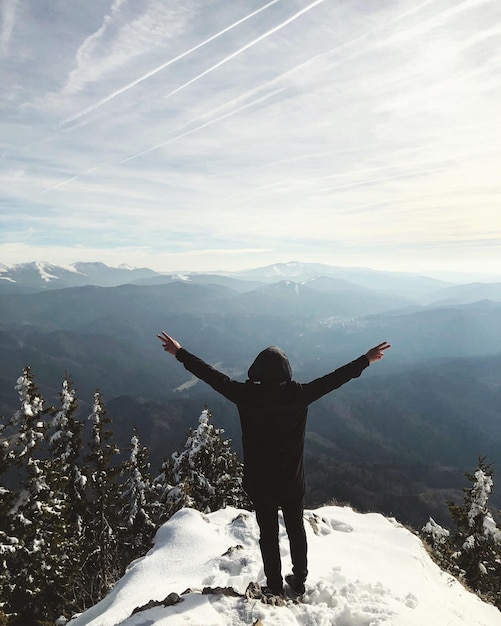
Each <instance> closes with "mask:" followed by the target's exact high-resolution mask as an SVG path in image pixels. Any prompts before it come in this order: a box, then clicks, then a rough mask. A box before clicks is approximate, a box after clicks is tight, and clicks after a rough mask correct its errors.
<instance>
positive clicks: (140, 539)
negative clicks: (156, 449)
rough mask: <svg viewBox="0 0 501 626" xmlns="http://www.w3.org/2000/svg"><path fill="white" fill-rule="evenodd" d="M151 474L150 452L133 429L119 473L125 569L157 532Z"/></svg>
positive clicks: (148, 545) (142, 552) (147, 547)
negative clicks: (127, 454)
mask: <svg viewBox="0 0 501 626" xmlns="http://www.w3.org/2000/svg"><path fill="white" fill-rule="evenodd" d="M149 470H150V463H149V461H148V448H147V447H146V446H142V445H141V442H140V441H139V436H138V434H137V431H136V430H135V429H134V435H133V436H132V439H131V443H130V447H129V457H128V458H127V459H125V461H124V462H123V463H122V467H121V471H120V476H121V478H122V484H121V492H122V502H123V505H122V507H121V509H120V511H119V516H120V521H119V523H120V529H121V533H120V544H121V549H122V555H123V559H124V560H123V564H124V566H127V565H128V564H129V563H130V562H131V561H132V560H134V559H136V558H137V557H138V556H141V555H143V554H145V553H146V552H147V550H149V548H150V547H151V543H152V539H153V535H154V533H155V530H156V525H155V522H154V520H153V507H154V502H153V497H154V495H155V494H154V492H153V489H152V481H151V476H150V472H149Z"/></svg>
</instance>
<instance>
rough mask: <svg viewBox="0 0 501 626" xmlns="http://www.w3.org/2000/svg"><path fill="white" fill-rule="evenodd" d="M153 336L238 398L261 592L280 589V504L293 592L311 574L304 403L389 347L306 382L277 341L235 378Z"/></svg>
mask: <svg viewBox="0 0 501 626" xmlns="http://www.w3.org/2000/svg"><path fill="white" fill-rule="evenodd" d="M157 337H158V338H159V339H160V341H161V342H162V345H163V349H164V350H165V351H166V352H168V353H169V354H172V355H173V356H175V357H176V359H177V360H178V361H180V362H181V363H182V364H183V365H184V367H185V368H186V369H187V370H188V371H189V372H191V373H192V374H194V375H195V376H196V377H197V378H199V379H200V380H203V381H205V382H206V383H207V384H208V385H210V386H211V387H212V388H213V389H214V390H215V391H217V392H218V393H220V394H222V395H223V396H224V397H225V398H227V399H228V400H230V401H231V402H233V403H235V404H236V406H237V409H238V413H239V415H240V424H241V428H242V446H243V455H244V477H243V488H244V489H245V491H246V493H247V495H248V496H249V498H250V500H251V502H252V504H253V506H254V509H255V511H256V519H257V523H258V525H259V532H260V537H259V545H260V548H261V555H262V558H263V565H264V573H265V576H266V582H267V587H266V588H264V589H263V591H264V593H265V594H266V595H271V596H281V595H283V578H282V564H281V559H280V548H279V526H278V510H279V508H281V509H282V513H283V517H284V523H285V528H286V531H287V536H288V538H289V544H290V552H291V560H292V574H289V575H287V576H286V577H285V580H286V582H287V584H288V585H289V586H290V587H291V589H292V590H293V591H294V592H295V593H296V594H298V595H301V594H303V593H304V591H305V581H306V578H307V575H308V561H307V542H306V531H305V528H304V521H303V509H304V504H303V502H304V494H305V486H306V485H305V475H304V438H305V431H306V418H307V413H308V406H309V405H310V404H311V403H312V402H315V400H318V399H319V398H321V397H322V396H324V395H325V394H327V393H329V392H330V391H333V390H334V389H338V388H339V387H341V385H344V384H345V383H347V382H348V381H349V380H351V379H352V378H358V377H359V376H360V374H361V373H362V372H363V370H364V369H365V368H366V367H368V366H369V365H370V364H371V363H374V362H376V361H379V360H380V359H382V358H383V355H384V351H385V350H387V349H388V348H390V347H391V346H390V344H389V343H388V342H386V341H385V342H383V343H380V344H378V345H377V346H375V347H374V348H371V349H370V350H368V351H367V352H366V353H365V354H363V355H362V356H360V357H359V358H358V359H355V360H354V361H352V362H351V363H348V364H346V365H344V366H343V367H340V368H339V369H337V370H335V371H333V372H331V373H330V374H327V375H325V376H322V377H321V378H316V379H315V380H312V381H311V382H309V383H299V382H296V381H294V380H292V370H291V366H290V363H289V360H288V358H287V356H286V355H285V354H284V352H283V351H282V350H281V349H280V348H277V347H276V346H270V347H268V348H266V349H265V350H263V351H262V352H260V353H259V354H258V355H257V357H256V358H255V360H254V362H253V363H252V365H251V366H250V368H249V371H248V380H246V381H245V382H238V381H236V380H233V379H231V378H229V377H228V376H226V375H225V374H223V373H222V372H219V371H218V370H216V369H214V368H213V367H211V366H210V365H208V364H207V363H205V362H204V361H202V360H201V359H200V358H198V357H197V356H195V355H194V354H191V353H190V352H188V350H185V349H184V348H182V347H181V344H180V343H178V342H177V341H176V340H175V339H173V338H172V337H170V336H169V335H168V334H167V333H165V332H161V333H160V334H159V335H157Z"/></svg>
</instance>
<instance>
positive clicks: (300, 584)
mask: <svg viewBox="0 0 501 626" xmlns="http://www.w3.org/2000/svg"><path fill="white" fill-rule="evenodd" d="M285 582H286V583H287V584H288V585H289V587H290V588H291V589H292V591H293V592H294V593H296V594H297V595H298V596H302V595H303V593H304V592H305V586H304V581H301V580H299V579H298V578H296V576H295V575H294V574H287V576H286V577H285Z"/></svg>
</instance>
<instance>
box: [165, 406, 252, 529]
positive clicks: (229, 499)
mask: <svg viewBox="0 0 501 626" xmlns="http://www.w3.org/2000/svg"><path fill="white" fill-rule="evenodd" d="M210 418H211V415H210V413H209V411H208V409H207V408H205V409H204V410H203V411H202V414H201V415H200V418H199V424H198V428H196V429H195V430H192V429H190V431H189V432H188V435H187V437H186V441H185V444H184V450H183V452H181V453H177V452H175V453H174V454H173V455H172V457H171V458H170V459H169V460H167V461H166V462H165V463H164V465H163V466H162V470H163V472H162V474H161V475H160V476H159V477H158V478H157V479H156V485H157V488H158V489H159V490H160V491H161V492H162V493H161V494H160V498H161V500H162V501H163V502H164V503H165V507H166V517H167V518H169V517H171V516H172V515H173V514H174V513H175V512H176V511H178V510H179V509H181V508H182V507H192V508H195V509H197V510H199V511H205V512H209V511H216V510H218V509H221V508H224V507H225V506H235V507H238V508H241V507H246V508H248V506H249V505H248V500H247V497H246V495H245V493H244V491H243V489H242V476H243V469H242V464H241V463H240V461H239V459H238V456H237V455H236V453H234V452H232V451H231V441H230V440H229V439H227V440H225V439H223V438H222V434H223V433H224V430H223V429H221V428H219V429H218V428H215V427H214V425H213V424H212V423H211V422H210Z"/></svg>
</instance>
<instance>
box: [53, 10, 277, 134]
mask: <svg viewBox="0 0 501 626" xmlns="http://www.w3.org/2000/svg"><path fill="white" fill-rule="evenodd" d="M277 2H280V0H272V1H271V2H268V4H265V5H264V6H262V7H260V8H259V9H256V10H255V11H253V12H252V13H249V15H246V16H245V17H243V18H241V19H239V20H238V21H236V22H234V23H233V24H231V25H230V26H227V27H226V28H223V30H220V31H219V32H217V33H216V34H215V35H212V36H211V37H209V38H208V39H204V41H202V42H201V43H199V44H197V45H196V46H193V48H190V49H189V50H186V51H185V52H183V53H182V54H179V55H178V56H177V57H174V58H173V59H171V60H170V61H167V62H166V63H163V64H162V65H160V66H158V67H157V68H155V69H154V70H151V71H150V72H148V73H147V74H144V75H143V76H141V77H140V78H138V79H136V80H134V81H132V82H131V83H129V84H127V85H125V86H124V87H121V88H120V89H118V90H117V91H114V92H113V93H112V94H110V95H109V96H106V97H105V98H103V99H102V100H99V102H96V104H93V105H91V106H90V107H87V108H86V109H84V110H83V111H80V112H79V113H76V114H75V115H73V116H71V117H68V118H66V119H65V120H63V121H62V122H61V123H60V124H59V126H58V128H61V127H63V126H65V125H67V124H69V123H71V122H74V121H76V120H78V119H80V118H81V117H83V116H84V115H87V114H89V113H91V112H92V111H95V110H96V109H98V108H99V107H100V106H102V105H103V104H106V103H107V102H109V101H110V100H113V98H116V97H117V96H119V95H120V94H122V93H124V92H126V91H128V90H129V89H131V88H132V87H135V86H136V85H138V84H139V83H141V82H143V81H144V80H146V79H148V78H150V77H151V76H154V75H155V74H157V73H158V72H161V71H162V70H163V69H165V68H166V67H169V65H172V64H173V63H176V62H177V61H179V60H180V59H183V58H184V57H186V56H188V55H189V54H192V53H193V52H195V51H196V50H199V49H200V48H202V47H203V46H206V45H207V44H208V43H210V42H211V41H214V39H217V38H218V37H221V35H224V34H225V33H227V32H228V31H230V30H232V29H233V28H236V27H237V26H239V25H240V24H242V23H243V22H245V21H247V20H249V19H251V18H252V17H254V16H255V15H257V14H258V13H261V12H262V11H265V10H266V9H268V8H269V7H271V6H272V5H273V4H276V3H277Z"/></svg>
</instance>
